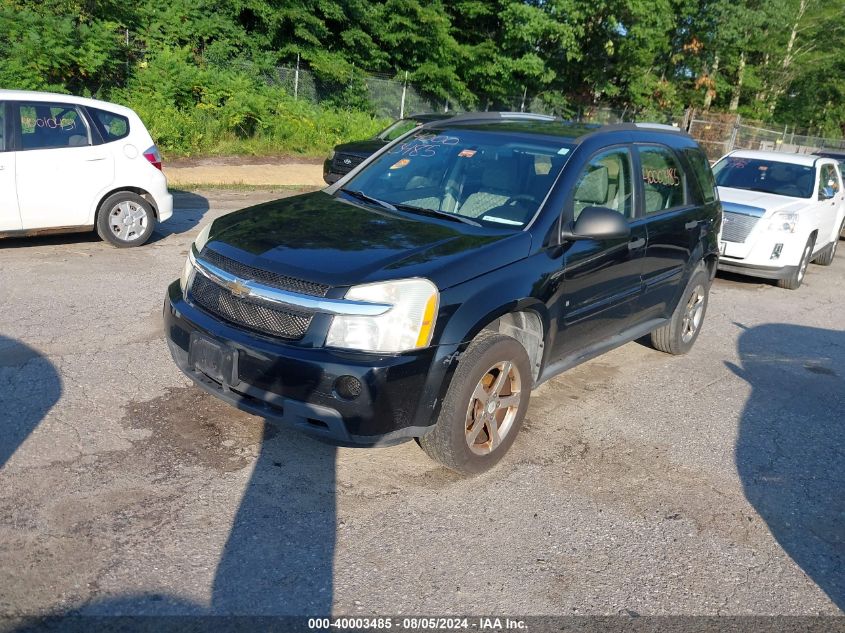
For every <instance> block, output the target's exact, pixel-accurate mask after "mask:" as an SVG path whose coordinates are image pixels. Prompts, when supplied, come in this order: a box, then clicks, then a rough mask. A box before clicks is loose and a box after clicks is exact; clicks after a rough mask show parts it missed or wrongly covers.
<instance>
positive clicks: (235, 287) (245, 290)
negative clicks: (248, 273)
mask: <svg viewBox="0 0 845 633" xmlns="http://www.w3.org/2000/svg"><path fill="white" fill-rule="evenodd" d="M226 290H228V291H229V292H231V293H232V294H233V295H235V296H236V297H246V296H247V295H248V294H249V286H247V285H246V284H245V283H243V282H242V281H228V282H226Z"/></svg>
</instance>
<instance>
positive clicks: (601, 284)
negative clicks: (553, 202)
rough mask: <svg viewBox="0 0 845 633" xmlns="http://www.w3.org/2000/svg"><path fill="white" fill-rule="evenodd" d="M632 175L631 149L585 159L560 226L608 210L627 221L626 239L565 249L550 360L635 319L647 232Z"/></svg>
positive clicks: (580, 242) (580, 350)
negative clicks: (594, 209)
mask: <svg viewBox="0 0 845 633" xmlns="http://www.w3.org/2000/svg"><path fill="white" fill-rule="evenodd" d="M633 173H634V172H633V163H632V160H631V152H630V149H629V148H628V147H616V148H613V149H609V150H604V151H602V152H600V153H598V154H597V155H595V156H594V157H593V158H592V159H590V161H589V163H588V164H587V166H586V167H585V168H584V171H583V173H582V174H581V176H580V177H579V179H578V181H577V184H576V185H575V188H574V190H573V199H572V204H571V208H570V209H568V210H567V212H566V214H565V217H564V220H565V222H569V221H572V220H575V219H577V218H578V215H579V214H580V212H581V211H582V210H583V209H584V208H586V207H588V206H600V207H607V208H610V209H613V210H614V211H617V212H618V213H620V214H621V215H624V216H625V217H626V218H628V220H629V223H630V227H631V235H630V236H629V237H626V238H618V239H607V240H590V239H580V240H574V241H571V242H568V243H567V244H565V245H564V254H563V262H562V263H563V266H564V274H563V284H562V292H561V293H560V295H559V297H558V298H557V306H556V308H557V310H556V311H557V315H558V316H557V321H558V323H557V326H558V333H557V335H556V336H555V342H554V346H553V349H552V351H551V358H552V360H553V362H554V361H560V360H562V359H565V358H568V357H570V356H577V355H579V354H581V353H583V352H584V351H586V350H588V349H589V348H590V347H591V346H593V345H598V344H601V343H603V342H605V341H608V340H609V339H612V337H613V336H615V335H618V334H622V333H623V332H624V331H625V330H626V329H627V328H628V327H629V325H630V322H631V319H632V317H633V316H634V306H635V305H636V303H637V301H638V299H639V297H640V292H641V288H642V261H643V255H644V253H645V247H646V229H645V224H644V222H643V221H642V219H638V218H637V217H636V206H635V204H634V200H635V196H634V182H633Z"/></svg>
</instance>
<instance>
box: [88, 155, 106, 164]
mask: <svg viewBox="0 0 845 633" xmlns="http://www.w3.org/2000/svg"><path fill="white" fill-rule="evenodd" d="M98 160H106V157H105V156H100V157H99V158H86V159H85V162H86V163H95V162H97V161H98Z"/></svg>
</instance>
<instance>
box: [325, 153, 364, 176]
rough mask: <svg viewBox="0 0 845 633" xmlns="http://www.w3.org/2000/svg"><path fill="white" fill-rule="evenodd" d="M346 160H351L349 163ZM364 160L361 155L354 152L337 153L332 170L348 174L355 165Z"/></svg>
mask: <svg viewBox="0 0 845 633" xmlns="http://www.w3.org/2000/svg"><path fill="white" fill-rule="evenodd" d="M346 161H349V162H348V163H347V162H346ZM363 162H364V159H363V158H361V157H360V156H355V155H353V154H335V157H334V160H333V161H332V171H333V172H335V173H336V174H348V173H349V172H350V171H352V170H353V169H354V168H355V167H357V166H358V165H360V164H361V163H363Z"/></svg>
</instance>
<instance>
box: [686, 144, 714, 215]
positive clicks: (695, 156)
mask: <svg viewBox="0 0 845 633" xmlns="http://www.w3.org/2000/svg"><path fill="white" fill-rule="evenodd" d="M684 156H686V159H687V162H688V163H689V164H690V167H692V173H693V174H694V175H695V179H696V180H697V181H698V188H699V189H700V190H701V195H702V202H704V204H708V203H710V202H715V200H716V197H717V193H716V180H715V178H713V170H712V169H710V162H709V161H708V160H707V157H706V156H705V155H704V152H702V151H701V150H697V149H693V148H689V149H685V150H684Z"/></svg>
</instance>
